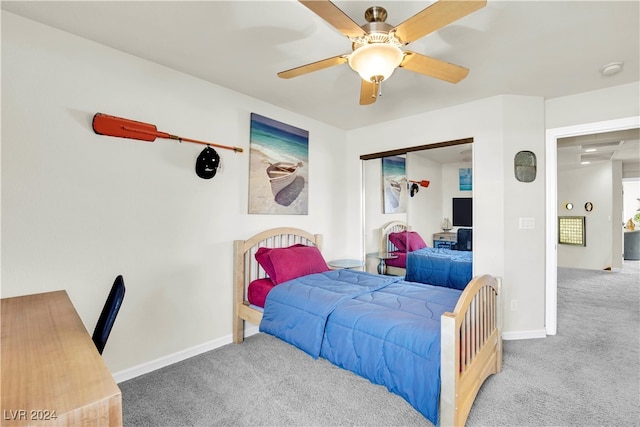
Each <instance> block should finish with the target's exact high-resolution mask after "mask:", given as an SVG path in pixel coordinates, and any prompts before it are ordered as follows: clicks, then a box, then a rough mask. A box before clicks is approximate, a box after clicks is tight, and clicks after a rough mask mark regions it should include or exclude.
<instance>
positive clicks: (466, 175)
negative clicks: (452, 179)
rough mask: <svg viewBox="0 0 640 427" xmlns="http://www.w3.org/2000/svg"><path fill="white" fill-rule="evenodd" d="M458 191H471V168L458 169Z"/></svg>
mask: <svg viewBox="0 0 640 427" xmlns="http://www.w3.org/2000/svg"><path fill="white" fill-rule="evenodd" d="M459 176H460V191H471V190H473V189H472V188H471V168H460V171H459Z"/></svg>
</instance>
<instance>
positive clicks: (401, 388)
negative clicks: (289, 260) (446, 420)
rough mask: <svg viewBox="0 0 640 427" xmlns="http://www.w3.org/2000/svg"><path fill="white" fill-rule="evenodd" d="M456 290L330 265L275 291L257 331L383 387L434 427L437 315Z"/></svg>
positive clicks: (451, 304)
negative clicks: (338, 268) (337, 268)
mask: <svg viewBox="0 0 640 427" xmlns="http://www.w3.org/2000/svg"><path fill="white" fill-rule="evenodd" d="M460 294H461V291H459V290H455V289H449V288H442V287H436V286H431V285H425V284H421V283H411V282H407V281H404V280H402V279H401V278H399V277H390V276H380V275H374V274H369V273H364V272H360V271H353V270H333V271H328V272H325V273H318V274H312V275H309V276H303V277H301V278H298V279H294V280H291V281H289V282H285V283H282V284H280V285H278V286H276V287H275V288H273V289H272V290H271V292H269V295H268V296H267V300H266V304H265V307H264V315H263V319H262V322H261V323H260V331H262V332H266V333H269V334H272V335H275V336H277V337H279V338H281V339H283V340H284V341H287V342H289V343H291V344H293V345H295V346H297V347H299V348H300V349H302V350H304V351H306V352H307V353H309V354H310V355H311V356H313V357H324V358H325V359H327V360H329V361H331V362H332V363H334V364H336V365H337V366H340V367H342V368H345V369H348V370H350V371H353V372H355V373H357V374H359V375H361V376H363V377H365V378H367V379H369V380H370V381H372V382H374V383H376V384H382V385H384V386H386V387H387V389H388V390H389V391H391V392H393V393H396V394H398V395H400V396H402V397H403V398H404V399H406V400H407V401H408V402H409V403H410V404H411V405H412V406H413V407H414V408H416V409H417V410H418V411H419V412H420V413H422V414H423V415H424V416H425V417H426V418H427V419H429V420H430V421H431V422H433V423H434V424H436V423H437V419H438V399H439V396H440V316H441V315H442V314H443V313H444V312H446V311H452V310H453V308H454V306H455V304H456V302H457V300H458V298H459V296H460Z"/></svg>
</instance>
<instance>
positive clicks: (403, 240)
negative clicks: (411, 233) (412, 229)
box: [389, 231, 407, 251]
mask: <svg viewBox="0 0 640 427" xmlns="http://www.w3.org/2000/svg"><path fill="white" fill-rule="evenodd" d="M389 241H390V242H391V243H393V244H394V246H395V247H396V248H398V250H399V251H406V250H407V232H406V231H396V232H394V233H389Z"/></svg>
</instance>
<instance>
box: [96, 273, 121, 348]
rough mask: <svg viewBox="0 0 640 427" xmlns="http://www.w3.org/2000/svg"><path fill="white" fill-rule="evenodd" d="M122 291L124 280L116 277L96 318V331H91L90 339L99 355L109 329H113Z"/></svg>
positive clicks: (107, 336)
mask: <svg viewBox="0 0 640 427" xmlns="http://www.w3.org/2000/svg"><path fill="white" fill-rule="evenodd" d="M124 291H125V287H124V279H123V278H122V276H118V277H116V280H115V282H113V286H112V287H111V292H109V296H108V297H107V302H106V303H105V304H104V307H103V308H102V313H100V317H99V318H98V323H97V324H96V329H95V330H94V331H93V337H92V339H93V342H94V344H95V345H96V347H97V349H98V352H99V353H100V354H102V350H104V345H105V344H106V343H107V338H109V334H110V333H111V328H113V324H114V323H115V321H116V316H117V315H118V311H120V306H121V305H122V300H123V299H124Z"/></svg>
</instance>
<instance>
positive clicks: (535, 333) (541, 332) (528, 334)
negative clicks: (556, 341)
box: [502, 329, 547, 341]
mask: <svg viewBox="0 0 640 427" xmlns="http://www.w3.org/2000/svg"><path fill="white" fill-rule="evenodd" d="M546 337H547V331H546V330H545V329H534V330H532V331H515V332H503V333H502V339H503V340H507V341H508V340H529V339H533V338H546Z"/></svg>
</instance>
